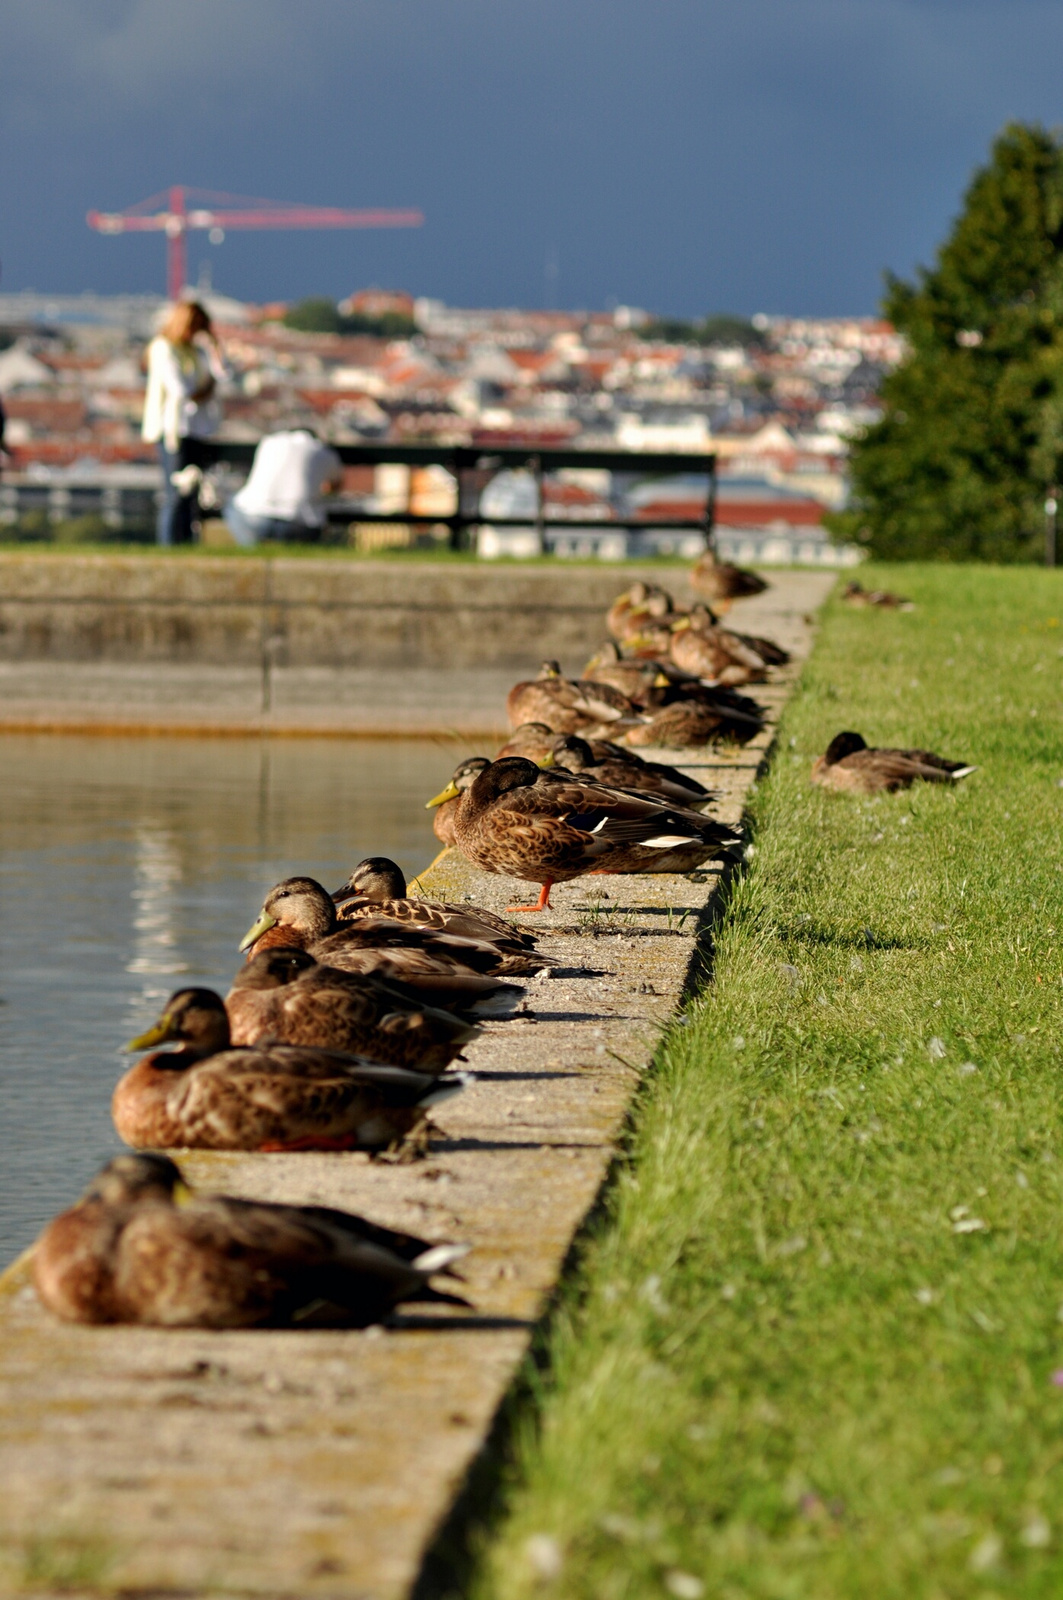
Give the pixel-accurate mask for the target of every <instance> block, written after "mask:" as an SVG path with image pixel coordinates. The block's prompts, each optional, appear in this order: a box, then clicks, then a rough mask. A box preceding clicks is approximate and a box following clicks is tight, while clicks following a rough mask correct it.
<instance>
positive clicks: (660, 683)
mask: <svg viewBox="0 0 1063 1600" xmlns="http://www.w3.org/2000/svg"><path fill="white" fill-rule="evenodd" d="M671 682H672V680H671V678H670V677H669V676H668V674H667V673H666V672H659V673H658V674H657V676H656V677H655V678H654V680H653V687H654V688H655V689H667V688H668V687H669V685H670V684H671Z"/></svg>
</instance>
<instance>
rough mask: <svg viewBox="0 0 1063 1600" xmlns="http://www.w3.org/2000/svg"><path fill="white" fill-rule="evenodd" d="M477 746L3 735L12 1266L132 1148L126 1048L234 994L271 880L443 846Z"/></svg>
mask: <svg viewBox="0 0 1063 1600" xmlns="http://www.w3.org/2000/svg"><path fill="white" fill-rule="evenodd" d="M468 753H469V751H468V750H467V749H465V748H464V747H458V746H456V745H454V744H451V743H446V742H442V743H440V744H438V745H436V744H432V743H430V742H427V741H405V740H402V741H399V740H387V741H385V740H381V741H376V740H372V741H369V740H366V741H363V740H358V741H349V740H340V739H336V740H330V739H321V740H317V739H290V740H262V741H259V740H253V739H239V740H231V741H229V740H222V739H192V738H189V739H149V738H125V739H111V738H77V737H66V736H54V735H39V736H25V737H23V736H21V735H10V736H5V737H2V738H0V772H2V789H0V1264H3V1263H5V1262H6V1261H8V1260H10V1259H11V1258H12V1257H13V1256H14V1255H16V1254H17V1253H18V1251H20V1250H21V1249H23V1248H24V1247H25V1246H26V1245H27V1244H28V1243H30V1241H31V1240H32V1239H33V1238H34V1236H35V1235H36V1233H37V1232H38V1231H39V1229H40V1227H41V1226H42V1224H43V1223H44V1222H46V1221H47V1220H48V1218H49V1217H51V1216H53V1215H54V1214H55V1212H57V1211H59V1210H61V1209H62V1208H63V1207H64V1206H65V1205H67V1204H69V1202H70V1201H71V1200H72V1199H73V1198H74V1197H75V1196H76V1195H77V1194H78V1193H79V1192H80V1190H81V1189H82V1188H83V1187H84V1185H85V1183H86V1182H87V1181H88V1179H89V1177H90V1176H91V1174H92V1173H93V1172H94V1171H95V1169H96V1168H97V1167H98V1166H99V1165H100V1164H101V1163H102V1162H103V1161H104V1160H106V1159H107V1157H108V1156H109V1155H111V1154H113V1153H114V1152H115V1151H116V1150H118V1149H119V1148H121V1146H120V1144H119V1141H118V1139H117V1137H116V1135H115V1133H114V1130H113V1128H112V1127H111V1119H110V1111H109V1102H110V1095H111V1089H112V1088H113V1086H114V1083H115V1081H116V1079H117V1077H118V1076H119V1074H120V1073H121V1072H122V1071H123V1070H124V1068H125V1066H126V1065H128V1062H129V1059H130V1058H129V1057H127V1056H124V1055H122V1054H121V1046H122V1045H123V1044H124V1043H125V1042H126V1041H127V1040H128V1039H130V1038H132V1037H133V1036H134V1035H135V1034H137V1033H139V1032H141V1031H142V1030H143V1029H144V1028H145V1027H147V1026H148V1025H149V1024H150V1023H151V1022H152V1021H153V1020H154V1019H155V1017H156V1016H157V1015H158V1014H159V1010H160V1007H161V1002H162V1001H164V1000H165V999H166V997H167V995H169V994H170V993H171V991H172V990H173V989H175V988H177V987H178V986H179V985H181V984H184V983H196V984H205V985H208V986H209V987H212V988H218V989H219V990H221V992H223V993H224V991H225V990H226V989H227V988H228V984H229V980H230V979H231V977H232V974H233V972H234V971H235V969H236V966H237V964H238V962H239V959H240V958H239V955H238V952H237V948H236V947H237V944H238V943H239V941H240V938H241V936H242V935H243V933H244V932H245V931H246V929H247V928H248V927H249V926H250V924H251V923H252V921H253V920H254V916H255V912H256V911H257V910H258V908H259V906H260V905H261V903H262V898H263V895H264V893H265V891H266V890H267V889H268V888H269V887H270V885H271V884H273V883H275V882H277V880H278V879H280V878H284V877H287V876H289V875H291V874H292V873H296V872H305V873H309V874H310V875H311V876H313V877H316V878H320V879H321V880H322V881H323V882H324V883H325V885H326V887H328V888H334V887H335V885H336V884H337V883H340V882H342V881H343V879H344V878H345V877H346V875H347V873H348V872H349V871H350V870H351V868H352V867H353V866H354V865H355V863H356V862H357V861H359V860H361V858H362V857H363V856H367V855H386V856H391V857H392V858H393V859H394V860H396V861H398V862H399V864H400V865H401V866H402V868H403V869H404V871H405V872H406V873H407V875H409V876H412V875H413V874H414V873H415V872H417V871H418V870H420V869H422V868H423V867H425V866H426V865H427V863H428V862H429V861H430V860H431V859H432V857H433V856H434V855H435V853H436V851H437V849H438V844H437V842H436V840H435V838H434V837H433V835H432V829H431V821H432V819H431V815H430V813H429V812H427V811H426V810H425V808H424V803H425V800H426V799H427V798H428V797H429V796H430V795H432V794H434V793H436V791H437V790H439V789H440V788H442V786H443V784H444V783H445V781H446V778H447V777H448V776H449V774H450V773H451V772H452V771H453V769H454V766H455V765H456V764H457V762H458V761H459V760H461V759H462V758H463V757H464V756H465V755H467V754H468Z"/></svg>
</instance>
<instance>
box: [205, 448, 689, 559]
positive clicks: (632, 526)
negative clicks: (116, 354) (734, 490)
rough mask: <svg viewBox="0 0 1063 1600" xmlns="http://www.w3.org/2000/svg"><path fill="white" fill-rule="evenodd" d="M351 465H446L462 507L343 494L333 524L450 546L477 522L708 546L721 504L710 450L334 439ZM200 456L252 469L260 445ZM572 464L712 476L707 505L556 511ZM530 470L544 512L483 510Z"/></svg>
mask: <svg viewBox="0 0 1063 1600" xmlns="http://www.w3.org/2000/svg"><path fill="white" fill-rule="evenodd" d="M331 448H332V449H334V450H335V451H336V453H337V455H338V456H339V457H340V459H341V460H342V461H343V463H344V465H345V466H364V467H376V466H407V467H427V466H439V467H443V468H444V469H445V470H446V471H447V472H449V473H450V474H451V476H452V477H453V478H454V480H455V482H456V484H457V494H456V504H455V509H454V510H453V511H452V512H450V513H449V514H446V515H441V514H439V513H427V514H426V513H416V512H413V511H409V510H399V511H373V510H370V509H367V508H366V507H365V506H364V504H363V503H357V504H356V503H352V502H349V501H346V500H344V499H343V498H342V497H339V496H337V497H336V499H335V500H334V501H333V502H332V503H331V504H330V506H329V513H328V515H329V521H330V522H351V521H354V520H358V519H359V518H360V519H361V520H363V521H365V522H370V523H399V524H403V525H406V526H409V527H418V526H423V527H440V526H445V527H447V528H448V529H449V540H450V547H451V549H453V550H461V549H464V548H465V547H466V544H467V542H468V530H469V529H470V528H473V527H492V528H527V527H528V526H529V525H531V526H534V527H535V528H536V529H537V531H538V533H539V537H540V541H541V542H542V543H544V544H545V534H546V531H547V529H548V528H549V529H552V530H555V531H556V530H559V529H568V528H581V529H584V530H589V529H591V528H592V527H593V530H594V532H595V533H607V532H611V531H614V530H641V531H643V532H645V531H646V530H648V529H649V528H651V527H652V528H653V529H654V530H661V531H671V530H675V531H684V532H698V533H700V534H701V535H702V537H703V539H704V543H705V548H706V549H708V548H709V547H710V545H711V543H712V531H713V523H714V518H715V505H716V457H715V456H714V455H711V454H707V453H703V452H697V453H683V454H680V453H679V452H671V451H670V452H668V453H663V452H662V453H653V454H651V453H650V452H646V451H632V450H557V449H538V448H535V447H530V446H519V445H506V446H500V447H497V448H496V447H494V446H491V447H487V448H485V447H483V446H478V445H433V444H386V443H381V444H341V445H332V446H331ZM199 453H200V455H201V456H202V458H203V460H204V461H205V462H206V463H210V464H213V463H215V462H217V463H222V462H225V463H227V464H229V465H231V466H235V467H246V468H248V469H249V468H250V466H251V462H252V460H253V459H254V454H255V445H254V444H251V443H247V444H243V443H239V444H238V443H233V442H230V441H228V440H219V439H212V440H208V441H204V443H203V444H202V445H201V446H200V451H199ZM566 467H593V468H597V469H598V470H603V471H606V472H609V473H613V474H625V475H628V476H631V477H637V478H643V479H645V478H647V477H653V476H655V475H659V476H660V477H662V478H668V477H674V476H676V475H677V474H688V473H689V474H695V473H696V474H698V475H699V476H703V477H704V478H705V479H706V481H707V491H708V492H707V495H706V500H705V510H704V513H703V514H702V515H701V516H698V517H654V518H652V519H647V518H646V517H645V516H643V517H615V516H613V517H610V518H609V519H608V521H602V522H594V523H591V522H589V521H585V522H581V521H580V519H579V517H578V515H573V516H572V517H564V518H560V517H550V516H548V515H547V508H546V504H545V500H544V496H543V479H544V478H545V477H546V476H547V475H548V474H550V473H553V472H557V471H559V470H561V469H562V468H566ZM517 468H525V469H528V470H530V471H531V473H532V475H533V476H534V478H535V482H536V486H537V490H538V492H537V495H536V499H537V504H538V510H537V512H536V514H535V516H534V517H533V518H532V519H530V521H529V518H528V517H526V516H524V517H499V516H490V515H486V514H485V513H484V512H483V511H482V510H481V509H480V501H481V498H482V496H483V492H484V490H485V489H486V488H487V486H488V484H489V483H490V482H491V480H492V479H493V478H494V477H496V476H497V475H498V473H499V472H504V471H511V470H513V469H517Z"/></svg>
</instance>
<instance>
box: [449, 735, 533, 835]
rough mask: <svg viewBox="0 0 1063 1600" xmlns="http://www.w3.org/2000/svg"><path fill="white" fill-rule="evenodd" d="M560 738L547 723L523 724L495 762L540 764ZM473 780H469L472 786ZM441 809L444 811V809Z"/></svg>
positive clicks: (476, 774)
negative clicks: (514, 759) (517, 759)
mask: <svg viewBox="0 0 1063 1600" xmlns="http://www.w3.org/2000/svg"><path fill="white" fill-rule="evenodd" d="M560 737H561V735H560V734H557V733H555V732H554V730H553V728H548V727H547V725H546V723H545V722H522V723H521V724H520V726H519V727H517V728H514V729H513V732H512V734H511V735H510V737H509V738H508V739H507V740H506V742H505V744H504V745H503V746H502V748H501V749H500V750H496V751H495V760H496V761H501V760H502V758H503V757H504V756H523V757H524V759H525V761H534V762H536V763H538V762H540V761H542V759H543V757H544V756H548V755H549V754H550V751H551V750H552V749H553V748H554V740H555V739H558V738H560ZM490 765H491V763H490V762H489V761H485V762H484V763H483V766H481V767H480V769H479V772H474V773H473V774H472V778H477V777H479V775H480V772H482V771H483V769H484V767H489V766H490ZM456 778H457V774H455V780H456ZM472 778H470V780H469V783H470V784H471V782H472ZM465 787H466V788H468V787H469V784H466V785H465ZM447 804H448V805H450V804H451V802H450V801H449V800H448V801H447ZM439 809H440V810H442V807H440V808H439ZM436 815H437V816H438V815H439V811H437V812H436Z"/></svg>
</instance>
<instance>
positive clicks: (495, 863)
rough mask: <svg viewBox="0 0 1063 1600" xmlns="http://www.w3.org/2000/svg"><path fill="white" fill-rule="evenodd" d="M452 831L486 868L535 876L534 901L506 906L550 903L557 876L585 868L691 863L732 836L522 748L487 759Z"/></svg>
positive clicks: (464, 797) (575, 875)
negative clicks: (541, 760) (521, 752)
mask: <svg viewBox="0 0 1063 1600" xmlns="http://www.w3.org/2000/svg"><path fill="white" fill-rule="evenodd" d="M443 793H444V795H446V794H447V791H446V790H444V791H443ZM454 831H455V834H456V837H457V841H458V848H459V849H460V850H461V851H462V852H463V854H465V855H466V856H468V858H469V860H470V861H472V862H474V863H475V864H476V866H478V867H481V868H482V869H483V870H484V871H485V872H498V873H504V874H507V875H508V876H510V877H513V878H523V879H526V880H527V881H529V882H532V883H539V884H541V885H542V892H541V894H540V896H539V901H538V904H536V905H534V906H510V907H509V908H508V909H509V910H510V911H543V910H545V909H547V907H548V906H549V904H550V890H551V888H552V886H553V885H554V884H555V883H564V882H566V881H568V880H569V879H572V878H578V877H581V876H583V874H584V873H588V872H646V871H654V870H662V867H661V863H662V862H663V861H665V860H666V858H667V860H668V861H669V863H674V862H676V861H678V860H679V858H680V856H682V859H683V861H684V862H686V863H690V864H698V863H700V862H703V861H707V860H710V859H712V858H713V857H717V856H719V855H720V853H721V850H723V849H725V848H730V847H731V846H733V845H734V844H736V843H737V840H736V838H735V835H734V834H733V833H732V832H731V831H730V829H728V828H724V827H721V825H720V824H719V823H716V822H710V821H708V820H707V819H706V818H705V817H702V816H700V815H698V813H696V812H693V811H687V810H684V809H682V808H679V807H674V806H669V805H667V804H666V803H664V802H663V801H658V800H654V799H652V798H651V797H650V796H649V795H636V794H631V793H621V792H620V791H618V790H615V789H605V788H602V787H601V786H600V785H598V784H585V783H580V782H578V781H577V780H570V779H568V778H567V777H562V776H560V775H559V774H557V773H556V772H544V771H542V770H541V769H540V768H539V767H537V766H536V765H535V763H534V762H532V761H525V760H523V759H522V758H521V757H519V756H511V757H507V758H506V759H505V760H503V761H495V762H492V764H491V765H490V766H489V767H488V768H487V769H486V771H484V772H482V773H481V774H480V776H479V777H478V778H477V779H476V781H475V783H474V784H473V785H472V787H471V788H470V789H467V790H466V791H465V792H464V794H463V795H462V798H461V802H460V804H459V806H458V810H457V818H456V821H455V826H454ZM663 870H668V871H687V870H689V865H684V866H681V867H680V866H676V865H673V864H669V865H667V866H666V867H664V868H663Z"/></svg>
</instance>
